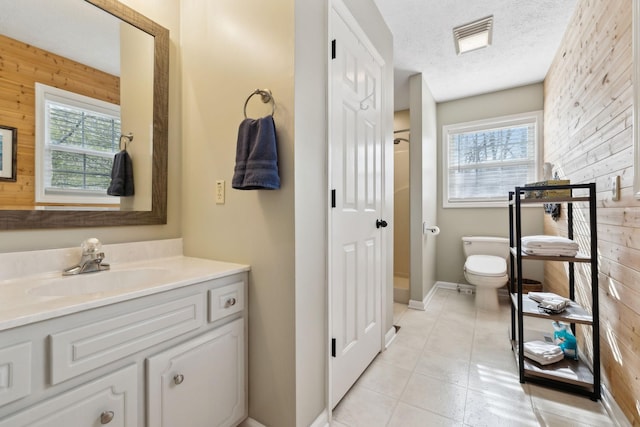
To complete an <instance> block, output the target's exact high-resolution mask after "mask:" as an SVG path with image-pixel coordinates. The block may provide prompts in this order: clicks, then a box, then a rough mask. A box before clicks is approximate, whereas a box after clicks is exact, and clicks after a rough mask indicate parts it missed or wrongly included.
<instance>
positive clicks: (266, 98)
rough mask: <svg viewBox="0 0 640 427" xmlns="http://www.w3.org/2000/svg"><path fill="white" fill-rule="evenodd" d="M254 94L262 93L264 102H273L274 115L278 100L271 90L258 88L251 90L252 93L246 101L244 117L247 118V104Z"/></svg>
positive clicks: (272, 111) (261, 96) (272, 110)
mask: <svg viewBox="0 0 640 427" xmlns="http://www.w3.org/2000/svg"><path fill="white" fill-rule="evenodd" d="M253 95H260V98H261V99H262V102H263V103H264V104H267V103H269V102H270V103H271V115H272V116H273V113H274V112H275V111H276V101H275V100H274V99H273V94H272V93H271V90H269V89H256V90H254V91H253V92H251V95H249V97H248V98H247V100H246V101H244V118H245V119H246V118H247V104H248V103H249V100H250V99H251V97H252V96H253Z"/></svg>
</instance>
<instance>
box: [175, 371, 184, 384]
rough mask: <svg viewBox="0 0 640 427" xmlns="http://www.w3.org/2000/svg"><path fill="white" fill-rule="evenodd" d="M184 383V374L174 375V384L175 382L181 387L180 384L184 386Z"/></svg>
mask: <svg viewBox="0 0 640 427" xmlns="http://www.w3.org/2000/svg"><path fill="white" fill-rule="evenodd" d="M182 381H184V375H182V374H176V375H174V376H173V382H174V383H175V384H176V385H180V384H182Z"/></svg>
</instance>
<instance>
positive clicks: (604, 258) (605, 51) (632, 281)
mask: <svg viewBox="0 0 640 427" xmlns="http://www.w3.org/2000/svg"><path fill="white" fill-rule="evenodd" d="M632 1H636V0H580V1H578V5H577V10H576V13H575V14H574V16H573V18H572V22H571V25H570V26H569V29H568V30H567V33H566V34H565V37H564V40H563V42H562V44H561V46H560V49H559V51H558V53H557V55H556V57H555V59H554V61H553V64H552V66H551V69H550V71H549V73H548V74H547V77H546V79H545V83H544V88H545V89H544V91H545V105H544V111H545V119H544V128H545V129H544V137H545V138H544V139H545V143H544V158H545V161H547V162H551V163H553V164H554V165H555V169H554V170H558V172H559V174H560V176H561V177H566V178H569V179H570V180H571V182H572V183H583V182H596V186H597V199H598V202H597V206H598V208H597V210H598V212H597V227H598V254H597V256H598V262H599V266H600V267H599V268H600V275H599V299H600V321H601V329H600V331H601V332H600V346H601V352H600V354H601V364H602V372H603V382H604V384H605V386H606V387H607V389H608V390H609V391H610V392H611V393H612V395H613V396H614V398H615V400H616V402H617V403H618V405H619V406H620V407H621V409H622V410H623V412H624V413H625V415H626V416H627V418H628V419H629V421H630V422H631V423H632V425H634V426H640V414H639V411H640V403H638V402H640V379H639V378H640V351H639V350H640V327H638V326H639V325H640V286H639V285H640V201H638V200H636V199H635V198H634V197H633V173H634V170H633V153H634V147H633V135H632V133H633V120H632V114H633V86H632V65H633V64H632V62H633V60H632ZM615 175H619V176H620V177H621V183H622V185H621V186H622V191H621V198H620V200H619V201H612V199H611V194H610V192H609V191H608V189H609V182H610V179H611V177H612V176H615ZM564 208H566V206H564V207H563V209H564ZM564 212H565V211H563V215H562V217H561V219H560V221H558V222H554V221H553V220H551V219H550V218H549V217H548V216H546V218H545V233H547V234H558V235H564V236H566V216H565V215H564ZM574 219H575V220H576V224H577V225H576V226H577V231H578V234H577V235H576V239H577V240H578V241H579V242H580V243H581V246H582V247H583V249H587V250H588V246H586V245H588V220H589V213H588V210H587V209H586V206H578V210H577V212H576V216H575V218H574ZM583 242H584V243H583ZM589 275H590V272H589V269H588V268H583V267H580V268H578V269H577V279H576V282H577V285H578V291H577V293H578V298H579V299H581V300H582V301H583V303H586V301H587V299H586V298H585V295H588V294H590V292H591V288H590V286H591V285H590V279H589ZM566 283H567V272H566V266H563V265H561V264H560V263H546V265H545V285H546V287H547V289H549V290H551V291H553V292H558V293H566V292H565V289H566ZM587 305H588V304H587ZM589 331H590V330H588V329H585V328H583V330H582V331H581V332H582V334H583V335H584V334H587V336H586V338H589V337H590V335H589ZM582 342H585V340H582ZM591 350H592V349H590V348H584V349H583V357H590V356H591V354H590V353H591Z"/></svg>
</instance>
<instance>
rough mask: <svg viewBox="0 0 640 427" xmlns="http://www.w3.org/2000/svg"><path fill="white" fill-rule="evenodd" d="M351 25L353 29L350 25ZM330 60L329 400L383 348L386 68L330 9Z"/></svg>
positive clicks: (341, 392)
mask: <svg viewBox="0 0 640 427" xmlns="http://www.w3.org/2000/svg"><path fill="white" fill-rule="evenodd" d="M352 29H353V31H352ZM332 30H333V38H334V39H335V42H334V44H333V47H332V50H333V52H334V53H335V58H333V59H332V60H331V64H330V97H331V101H330V102H331V113H330V129H331V130H330V143H329V150H330V162H331V164H330V183H331V188H332V189H333V190H334V191H335V197H334V198H333V199H334V200H335V207H332V209H331V212H330V221H331V224H330V231H329V233H330V236H329V239H330V248H329V250H330V260H331V267H330V268H331V273H330V280H331V284H330V286H331V300H330V304H331V309H330V310H331V329H332V331H331V332H332V358H331V361H332V365H331V404H332V407H334V406H335V405H336V404H337V403H338V402H339V401H340V399H341V398H342V397H343V396H344V394H345V393H346V392H347V390H349V388H350V387H351V386H352V385H353V384H354V383H355V381H356V380H357V379H358V377H359V376H360V375H361V374H362V372H363V371H364V370H365V369H366V367H367V366H368V365H369V363H371V361H372V360H373V358H374V357H375V356H376V355H377V354H378V352H379V351H380V350H381V347H382V338H381V336H382V335H381V334H382V332H381V331H382V326H381V301H380V300H381V280H382V277H381V271H382V262H381V261H382V260H381V251H382V248H381V233H382V232H383V230H384V228H382V227H381V220H382V218H381V208H382V187H381V186H382V132H381V129H380V124H381V110H382V108H381V107H382V102H381V94H382V91H381V87H380V86H381V74H382V70H381V69H382V65H381V63H380V61H378V60H376V57H378V56H377V55H374V54H373V53H372V52H371V51H370V49H368V48H367V46H369V44H368V43H366V44H365V43H363V37H364V36H362V35H360V36H358V35H356V34H361V31H359V28H358V29H356V28H354V24H353V23H352V22H351V20H349V24H347V22H346V21H345V20H344V19H343V18H342V16H341V13H338V12H336V11H335V10H332Z"/></svg>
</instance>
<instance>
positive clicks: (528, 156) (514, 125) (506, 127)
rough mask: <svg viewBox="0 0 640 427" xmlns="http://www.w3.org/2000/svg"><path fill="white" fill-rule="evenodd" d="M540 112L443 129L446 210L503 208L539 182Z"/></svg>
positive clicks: (448, 126)
mask: <svg viewBox="0 0 640 427" xmlns="http://www.w3.org/2000/svg"><path fill="white" fill-rule="evenodd" d="M541 126H542V112H533V113H526V114H519V115H515V116H507V117H497V118H494V119H489V120H482V121H477V122H469V123H460V124H455V125H447V126H444V127H443V132H442V135H443V142H444V146H443V154H444V165H445V167H444V168H443V170H444V174H443V175H444V179H443V182H444V188H443V195H444V197H443V206H444V207H482V206H499V205H504V201H506V200H507V198H508V193H509V191H512V190H513V188H514V187H516V186H522V185H524V184H526V183H528V182H535V181H537V175H538V170H539V160H540V158H541V156H540V148H541V147H540V146H541V144H540V142H539V139H540V135H541V132H540V129H541Z"/></svg>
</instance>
